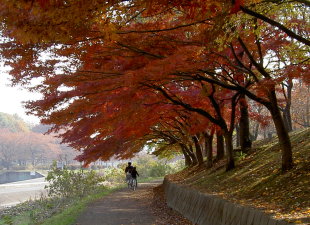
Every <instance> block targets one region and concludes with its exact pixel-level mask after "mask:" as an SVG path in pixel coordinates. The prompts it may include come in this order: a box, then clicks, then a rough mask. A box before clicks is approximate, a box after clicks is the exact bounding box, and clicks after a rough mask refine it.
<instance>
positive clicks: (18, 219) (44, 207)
mask: <svg viewBox="0 0 310 225" xmlns="http://www.w3.org/2000/svg"><path fill="white" fill-rule="evenodd" d="M159 179H163V178H162V177H149V178H143V179H139V183H145V182H150V181H154V180H159ZM125 186H126V184H124V183H123V184H116V185H114V187H110V188H104V187H102V188H100V189H98V191H97V192H95V193H93V194H90V195H88V196H86V197H84V198H78V199H71V200H70V202H69V201H68V204H66V205H64V206H61V207H60V208H57V209H56V210H57V211H55V207H54V206H53V207H52V205H54V204H55V203H52V202H51V201H49V200H48V199H41V200H37V201H30V202H25V203H22V204H19V205H17V206H16V207H12V208H11V209H9V212H8V213H7V214H6V215H5V216H2V218H1V219H0V225H33V224H34V223H35V224H41V225H72V224H74V222H75V221H76V219H77V217H78V216H79V215H80V213H81V212H82V211H83V210H84V209H85V208H86V207H87V205H88V204H89V203H91V202H93V201H95V200H97V199H100V198H103V197H104V196H106V195H108V194H110V193H112V192H113V191H116V190H118V189H120V188H123V187H125ZM42 213H45V214H48V215H50V217H49V218H47V219H45V220H44V222H42V223H40V222H39V223H37V222H35V221H36V219H35V217H36V215H38V214H42Z"/></svg>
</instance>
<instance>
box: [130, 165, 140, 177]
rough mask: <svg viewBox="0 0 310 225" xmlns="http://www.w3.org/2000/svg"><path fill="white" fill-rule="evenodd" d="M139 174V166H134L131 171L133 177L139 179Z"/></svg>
mask: <svg viewBox="0 0 310 225" xmlns="http://www.w3.org/2000/svg"><path fill="white" fill-rule="evenodd" d="M137 175H138V176H139V173H138V171H137V168H136V167H133V168H132V171H131V177H132V178H133V179H137Z"/></svg>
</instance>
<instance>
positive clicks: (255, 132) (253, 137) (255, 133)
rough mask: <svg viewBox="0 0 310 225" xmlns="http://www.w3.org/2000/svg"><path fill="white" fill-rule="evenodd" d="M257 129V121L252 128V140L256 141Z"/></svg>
mask: <svg viewBox="0 0 310 225" xmlns="http://www.w3.org/2000/svg"><path fill="white" fill-rule="evenodd" d="M258 129H259V123H256V124H255V127H254V130H253V135H252V141H256V140H257V137H258ZM265 133H266V132H264V137H265Z"/></svg>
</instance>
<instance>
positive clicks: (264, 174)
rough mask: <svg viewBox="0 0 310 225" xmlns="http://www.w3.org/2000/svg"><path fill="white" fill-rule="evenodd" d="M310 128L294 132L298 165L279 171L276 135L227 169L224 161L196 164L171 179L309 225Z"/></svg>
mask: <svg viewBox="0 0 310 225" xmlns="http://www.w3.org/2000/svg"><path fill="white" fill-rule="evenodd" d="M309 137H310V129H309V128H308V129H305V130H300V131H296V132H293V133H292V134H291V141H292V145H293V156H294V163H295V167H294V169H292V170H291V171H289V172H286V173H282V172H281V170H280V166H281V165H280V164H281V156H280V147H279V144H278V141H277V138H273V139H272V140H270V141H269V142H266V141H257V142H256V143H254V147H253V149H252V150H251V151H250V152H249V153H248V154H246V155H240V154H238V155H239V156H238V157H237V167H236V168H235V169H234V170H232V171H229V172H225V168H224V162H223V161H222V162H218V163H217V164H216V165H215V166H214V168H212V169H205V168H202V167H199V168H198V167H193V168H190V169H188V168H187V169H185V170H183V171H181V172H179V173H177V174H173V175H169V176H168V179H170V180H173V181H174V182H178V183H183V184H186V185H188V186H191V187H192V188H195V189H198V190H200V191H202V192H206V193H211V194H214V195H219V196H221V197H222V198H225V199H228V200H230V201H233V202H237V203H239V204H242V205H250V206H253V207H256V208H260V209H263V210H264V211H266V212H268V213H271V214H273V215H274V216H275V217H277V218H284V219H286V220H288V221H294V222H295V223H300V224H310V138H309Z"/></svg>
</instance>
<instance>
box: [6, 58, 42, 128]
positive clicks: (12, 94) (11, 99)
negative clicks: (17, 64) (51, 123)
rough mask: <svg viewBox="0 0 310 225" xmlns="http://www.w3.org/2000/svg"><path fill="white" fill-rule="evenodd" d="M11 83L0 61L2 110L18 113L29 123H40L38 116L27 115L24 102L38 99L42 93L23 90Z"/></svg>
mask: <svg viewBox="0 0 310 225" xmlns="http://www.w3.org/2000/svg"><path fill="white" fill-rule="evenodd" d="M9 83H10V82H9V75H8V74H7V73H6V72H5V68H4V67H3V65H1V63H0V112H4V113H9V114H17V115H19V116H20V117H21V118H23V119H24V120H25V121H26V122H27V123H32V124H38V123H39V119H38V118H37V117H35V116H28V115H26V113H25V111H26V110H25V108H24V107H23V104H22V102H24V101H28V100H35V99H38V98H39V97H40V95H39V94H38V93H31V92H29V91H26V90H22V88H21V87H10V86H9V85H8V84H9Z"/></svg>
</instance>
